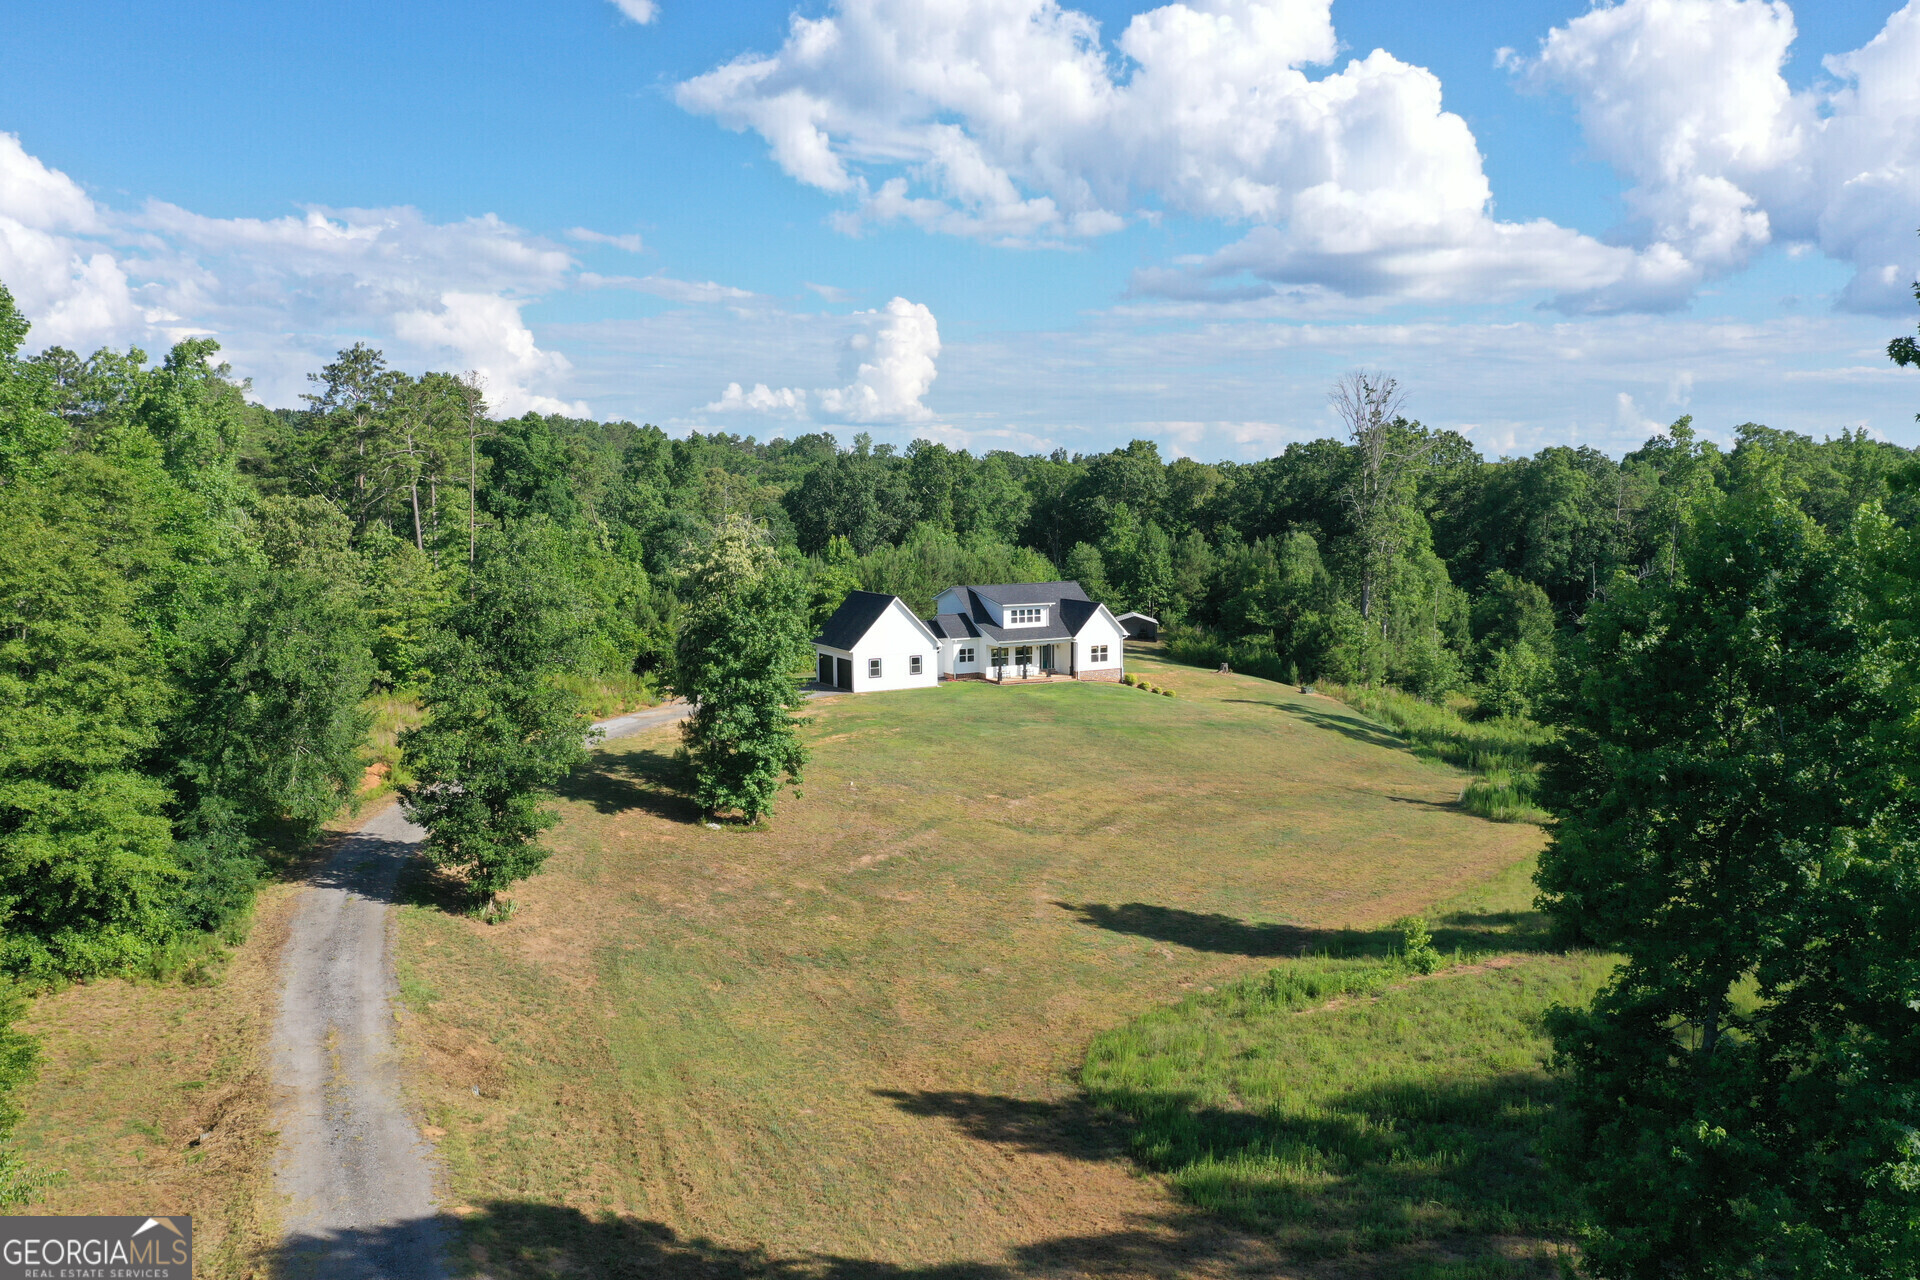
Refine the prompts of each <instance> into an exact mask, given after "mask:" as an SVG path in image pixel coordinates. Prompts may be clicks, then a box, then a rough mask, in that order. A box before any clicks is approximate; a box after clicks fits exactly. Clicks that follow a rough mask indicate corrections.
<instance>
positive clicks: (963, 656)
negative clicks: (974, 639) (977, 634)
mask: <svg viewBox="0 0 1920 1280" xmlns="http://www.w3.org/2000/svg"><path fill="white" fill-rule="evenodd" d="M953 660H954V661H955V662H972V661H973V649H972V647H971V646H969V647H968V648H965V649H962V650H961V651H960V652H958V653H956V654H954V655H953Z"/></svg>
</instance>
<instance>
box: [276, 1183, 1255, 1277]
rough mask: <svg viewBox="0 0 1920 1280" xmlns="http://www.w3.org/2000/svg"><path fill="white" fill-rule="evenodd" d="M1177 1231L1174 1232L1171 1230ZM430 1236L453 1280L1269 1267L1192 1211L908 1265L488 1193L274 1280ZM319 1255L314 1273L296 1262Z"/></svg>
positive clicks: (368, 1261) (306, 1249)
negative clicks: (454, 1211)
mask: <svg viewBox="0 0 1920 1280" xmlns="http://www.w3.org/2000/svg"><path fill="white" fill-rule="evenodd" d="M1183 1228H1184V1229H1183ZM434 1230H437V1231H439V1232H442V1233H443V1234H444V1235H445V1237H446V1238H448V1239H449V1240H450V1241H452V1242H453V1247H452V1249H451V1250H450V1251H449V1253H448V1261H449V1262H450V1263H451V1264H452V1265H451V1266H449V1267H448V1268H447V1271H448V1272H449V1273H450V1274H452V1275H455V1276H481V1275H485V1276H489V1277H495V1278H497V1280H522V1278H528V1277H535V1276H538V1277H549V1276H563V1275H564V1276H593V1277H596V1278H599V1277H615V1278H625V1277H648V1278H649V1280H1016V1278H1017V1277H1024V1276H1053V1275H1060V1274H1063V1273H1064V1274H1071V1275H1076V1276H1093V1277H1100V1276H1113V1277H1119V1276H1142V1275H1155V1276H1172V1275H1182V1274H1187V1273H1188V1272H1189V1271H1190V1270H1191V1269H1192V1268H1194V1267H1195V1266H1196V1265H1205V1264H1206V1263H1207V1262H1208V1261H1209V1260H1216V1259H1217V1260H1219V1261H1221V1262H1223V1263H1225V1266H1224V1267H1222V1268H1219V1270H1223V1271H1224V1272H1225V1273H1226V1274H1229V1275H1235V1274H1240V1275H1248V1276H1253V1275H1270V1274H1272V1272H1271V1267H1270V1263H1271V1261H1272V1255H1271V1252H1270V1251H1268V1250H1265V1249H1263V1248H1260V1247H1259V1246H1258V1245H1257V1244H1256V1245H1254V1246H1253V1248H1252V1249H1249V1248H1248V1243H1249V1242H1248V1241H1247V1239H1246V1237H1244V1236H1240V1235H1238V1234H1236V1233H1231V1232H1227V1231H1222V1230H1220V1229H1219V1228H1218V1227H1217V1226H1215V1225H1214V1224H1213V1223H1211V1222H1208V1221H1207V1220H1205V1219H1203V1218H1200V1217H1199V1216H1198V1215H1184V1216H1183V1218H1182V1219H1181V1220H1180V1221H1179V1222H1177V1223H1170V1224H1162V1223H1146V1224H1143V1225H1142V1226H1141V1227H1139V1228H1137V1229H1131V1230H1119V1231H1109V1232H1102V1233H1096V1234H1088V1235H1084V1236H1063V1237H1056V1238H1054V1239H1050V1240H1044V1241H1040V1242H1037V1243H1034V1244H1029V1245H1022V1246H1019V1247H1016V1248H1014V1249H1012V1250H1009V1251H1008V1252H1007V1254H1006V1255H1005V1257H1004V1260H1000V1261H955V1262H936V1263H928V1264H922V1265H908V1264H900V1263H892V1262H884V1261H876V1260H873V1259H868V1258H853V1257H844V1256H840V1255H835V1254H825V1253H805V1254H795V1255H787V1256H780V1255H776V1254H772V1253H769V1252H768V1251H767V1250H765V1249H762V1248H756V1247H740V1246H731V1245H723V1244H719V1243H716V1242H714V1241H712V1240H708V1239H705V1238H703V1237H688V1236H683V1235H680V1234H679V1233H677V1232H676V1231H674V1230H673V1228H671V1227H669V1226H666V1225H664V1224H662V1223H658V1222H650V1221H647V1220H645V1219H641V1218H636V1217H630V1216H623V1215H620V1214H615V1213H612V1212H603V1213H598V1214H589V1213H586V1212H583V1211H581V1210H579V1209H576V1208H574V1207H572V1206H570V1205H557V1204H543V1203H536V1202H532V1201H525V1200H493V1201H489V1202H487V1203H485V1204H483V1205H479V1206H477V1207H476V1209H475V1211H474V1212H472V1213H469V1214H467V1215H465V1216H464V1217H460V1218H455V1217H453V1216H452V1215H442V1216H441V1217H440V1218H438V1219H437V1220H429V1221H428V1222H424V1223H423V1222H405V1223H396V1224H394V1225H392V1226H390V1227H381V1228H371V1229H366V1230H360V1231H344V1232H339V1233H336V1234H333V1235H329V1236H327V1237H325V1238H319V1239H316V1238H301V1239H294V1240H290V1241H288V1242H286V1243H285V1244H284V1245H282V1246H281V1248H280V1249H279V1250H278V1251H277V1252H276V1254H275V1256H274V1260H273V1263H272V1266H271V1274H272V1275H274V1276H275V1277H276V1278H277V1280H309V1277H313V1278H314V1280H318V1277H319V1276H325V1277H326V1278H327V1280H333V1278H334V1277H341V1278H344V1280H361V1278H362V1277H364V1278H365V1280H373V1278H374V1277H382V1278H384V1277H387V1276H389V1275H411V1274H426V1273H424V1272H413V1271H390V1270H387V1269H386V1268H385V1260H386V1259H387V1258H389V1257H391V1256H392V1255H393V1254H394V1252H395V1246H396V1242H397V1241H405V1240H408V1239H412V1238H415V1237H418V1236H419V1235H421V1234H422V1233H423V1231H434ZM314 1257H324V1258H325V1259H327V1263H328V1269H326V1270H325V1271H324V1272H319V1273H316V1272H314V1271H313V1270H312V1269H311V1267H310V1266H308V1265H307V1261H308V1260H309V1259H311V1258H314Z"/></svg>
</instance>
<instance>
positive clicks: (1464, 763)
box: [1321, 685, 1553, 822]
mask: <svg viewBox="0 0 1920 1280" xmlns="http://www.w3.org/2000/svg"><path fill="white" fill-rule="evenodd" d="M1321 689H1322V692H1324V693H1326V694H1328V695H1329V696H1331V697H1334V698H1337V699H1339V700H1340V701H1341V702H1344V703H1346V704H1347V705H1348V706H1350V707H1352V708H1353V709H1354V710H1355V711H1359V712H1363V713H1364V714H1366V715H1369V716H1372V717H1373V718H1374V719H1376V720H1380V721H1383V722H1384V723H1386V724H1388V725H1390V726H1391V727H1392V728H1394V729H1395V730H1397V731H1398V732H1399V733H1400V734H1401V735H1403V736H1404V737H1405V738H1406V739H1407V744H1408V745H1409V746H1410V747H1412V748H1413V752H1414V754H1415V755H1420V756H1425V757H1427V758H1428V759H1430V760H1440V761H1444V762H1445V763H1447V764H1450V765H1452V766H1453V767H1454V768H1456V769H1463V770H1465V771H1467V772H1468V773H1471V774H1473V775H1475V776H1474V778H1473V780H1472V781H1471V782H1469V783H1468V784H1467V786H1466V790H1465V791H1464V792H1462V794H1461V796H1460V807H1461V808H1463V809H1465V810H1466V811H1467V812H1469V813H1473V814H1478V815H1479V816H1480V817H1482V818H1488V819H1491V820H1492V821H1494V822H1541V821H1544V820H1545V819H1546V816H1547V815H1546V812H1545V811H1544V810H1542V809H1541V808H1540V805H1539V803H1538V800H1537V796H1538V790H1539V765H1538V763H1537V757H1538V755H1539V752H1540V750H1541V749H1542V748H1543V747H1545V746H1546V745H1547V743H1549V742H1551V741H1552V740H1553V731H1552V730H1551V729H1547V728H1545V727H1543V726H1541V725H1537V724H1535V723H1534V722H1533V721H1531V720H1526V719H1522V718H1520V717H1518V716H1495V717H1492V718H1490V719H1485V720H1476V719H1469V718H1468V716H1467V715H1466V714H1465V713H1466V712H1468V711H1471V710H1475V709H1476V708H1475V707H1474V704H1473V702H1472V700H1471V699H1466V698H1455V699H1452V700H1450V701H1449V704H1448V705H1446V706H1440V705H1438V704H1436V703H1432V702H1426V701H1423V700H1422V699H1419V698H1416V697H1414V696H1413V695H1412V694H1409V693H1402V692H1400V691H1399V690H1398V689H1387V688H1376V687H1369V686H1364V685H1323V686H1322V687H1321Z"/></svg>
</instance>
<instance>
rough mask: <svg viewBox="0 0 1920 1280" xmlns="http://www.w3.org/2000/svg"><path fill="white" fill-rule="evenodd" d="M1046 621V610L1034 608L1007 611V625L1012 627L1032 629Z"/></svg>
mask: <svg viewBox="0 0 1920 1280" xmlns="http://www.w3.org/2000/svg"><path fill="white" fill-rule="evenodd" d="M1045 621H1046V610H1044V609H1041V608H1039V607H1038V606H1035V607H1033V608H1022V609H1009V610H1007V625H1008V626H1010V627H1030V626H1035V625H1037V624H1039V623H1042V622H1045Z"/></svg>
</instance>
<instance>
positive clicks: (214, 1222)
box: [16, 884, 297, 1277]
mask: <svg viewBox="0 0 1920 1280" xmlns="http://www.w3.org/2000/svg"><path fill="white" fill-rule="evenodd" d="M296 889H297V886H294V885H291V884H276V885H272V886H269V887H268V888H266V889H265V890H263V891H262V892H261V894H260V896H259V900H258V902H257V904H256V907H255V912H254V920H253V926H252V928H251V929H250V930H249V932H248V935H247V940H246V942H245V943H243V944H242V945H241V946H239V947H238V948H236V949H235V950H234V951H233V953H232V954H231V955H230V956H228V957H227V959H226V961H225V963H224V964H222V965H220V966H219V967H218V968H217V969H214V970H213V971H212V972H211V973H210V974H208V976H207V979H206V981H205V982H204V983H203V985H195V986H189V985H185V984H182V983H170V984H159V983H138V982H127V981H122V980H119V979H110V980H106V981H101V982H93V983H87V984H84V985H76V986H73V987H69V988H67V989H66V990H64V991H59V992H56V993H52V994H48V995H43V996H41V997H40V998H38V999H37V1000H35V1001H34V1002H33V1005H32V1009H31V1012H30V1014H29V1015H28V1017H27V1018H26V1020H25V1021H24V1022H23V1024H22V1026H23V1027H24V1029H26V1030H28V1031H31V1032H32V1033H34V1034H35V1035H37V1036H39V1037H40V1039H41V1063H40V1069H39V1072H38V1074H37V1076H36V1077H35V1079H34V1081H33V1082H32V1084H31V1085H29V1086H28V1088H27V1089H26V1091H25V1092H24V1095H23V1097H22V1099H21V1101H22V1103H23V1105H24V1106H25V1108H26V1113H27V1115H26V1120H25V1121H24V1122H23V1123H22V1124H21V1126H20V1128H19V1130H18V1131H17V1132H16V1145H17V1147H18V1149H19V1151H20V1153H21V1155H22V1156H24V1157H25V1158H26V1159H27V1160H28V1161H29V1162H30V1163H31V1164H32V1165H34V1166H35V1167H37V1168H38V1169H40V1170H43V1171H52V1172H54V1173H56V1174H57V1175H58V1176H57V1178H56V1181H55V1182H54V1183H53V1185H51V1186H50V1187H48V1188H47V1190H46V1192H45V1193H44V1195H43V1196H42V1198H41V1199H40V1200H39V1201H37V1202H36V1203H33V1204H30V1205H27V1206H25V1207H24V1208H22V1209H21V1210H19V1212H23V1213H52V1214H70V1213H114V1214H143V1215H144V1214H191V1215H192V1217H193V1230H194V1254H195V1262H196V1273H197V1274H198V1275H200V1276H203V1277H241V1276H246V1275H248V1274H250V1273H252V1272H253V1271H254V1270H255V1269H256V1268H257V1267H258V1265H259V1260H260V1258H261V1257H262V1256H263V1250H264V1249H265V1248H266V1247H267V1246H268V1245H269V1244H270V1243H271V1242H272V1240H273V1238H274V1235H275V1209H274V1205H273V1200H272V1194H271V1177H272V1161H273V1137H274V1135H273V1133H272V1131H271V1130H270V1129H268V1128H267V1123H268V1115H267V1108H268V1102H269V1100H270V1092H269V1090H270V1082H269V1076H268V1072H269V1061H268V1045H269V1040H270V1038H271V1035H272V1031H273V1021H274V1017H275V1015H276V1013H277V1009H278V999H279V956H280V949H281V945H282V944H283V943H284V942H285V940H286V936H287V928H288V924H289V921H290V919H291V916H292V908H293V902H294V897H295V893H296Z"/></svg>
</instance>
